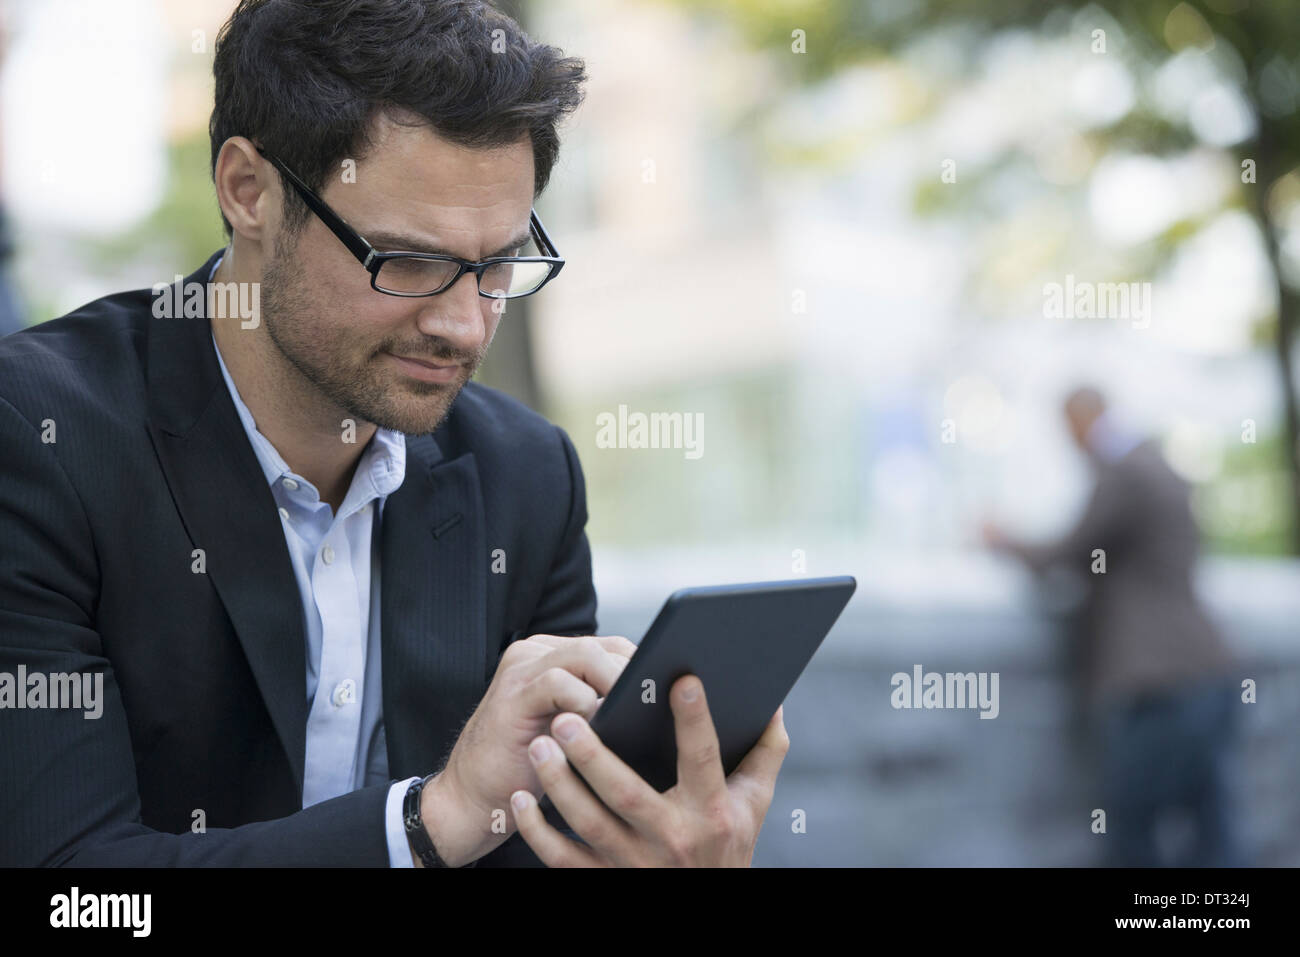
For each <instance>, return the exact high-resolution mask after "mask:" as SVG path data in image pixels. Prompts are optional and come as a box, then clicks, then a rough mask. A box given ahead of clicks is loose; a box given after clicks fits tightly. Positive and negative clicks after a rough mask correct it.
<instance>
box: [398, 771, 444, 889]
mask: <svg viewBox="0 0 1300 957" xmlns="http://www.w3.org/2000/svg"><path fill="white" fill-rule="evenodd" d="M435 777H437V775H436V774H430V775H428V776H427V777H426V778H424V780H422V781H412V782H411V786H410V787H409V788H407V789H406V797H405V798H404V799H403V800H402V821H403V823H405V824H406V839H407V841H409V842H410V844H411V850H413V851H415V853H416V856H418V857H419V858H420V862H421V863H422V864H423V865H424V866H425V867H446V866H447V862H446V861H444V860H443V859H442V858H441V857H440V856H439V855H438V851H437V850H436V849H435V848H434V846H433V841H431V840H430V839H429V832H428V831H426V830H425V829H424V822H423V821H422V820H420V792H421V791H423V790H424V786H425V785H426V784H428V783H429V782H430V781H432V780H433V779H434V778H435Z"/></svg>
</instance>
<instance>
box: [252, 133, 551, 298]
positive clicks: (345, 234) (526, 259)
mask: <svg viewBox="0 0 1300 957" xmlns="http://www.w3.org/2000/svg"><path fill="white" fill-rule="evenodd" d="M254 149H256V150H257V152H258V153H259V154H260V155H261V156H263V157H264V158H265V159H267V160H268V161H269V162H270V163H271V164H272V165H273V166H274V167H275V168H276V169H277V170H279V171H280V173H281V175H282V176H284V178H285V179H286V180H288V181H289V184H290V185H291V186H293V188H294V189H295V190H297V191H298V195H299V196H301V197H302V199H303V202H305V203H306V204H307V206H308V207H309V208H310V209H311V211H312V212H313V213H315V214H316V215H317V216H318V217H320V221H321V222H323V223H324V224H325V225H326V227H328V228H329V231H330V232H332V233H333V234H334V235H335V236H337V237H338V238H339V241H340V242H342V243H343V245H344V246H346V247H347V248H348V251H349V252H351V253H352V255H353V256H355V257H356V258H357V262H359V263H361V265H362V267H363V268H364V269H365V270H366V272H368V273H370V288H372V289H374V290H375V292H382V293H383V294H384V295H386V296H400V297H402V298H404V299H421V298H424V297H427V296H437V295H439V294H441V293H444V292H446V291H447V290H448V289H450V288H451V287H452V286H454V285H456V283H458V282H460V277H461V276H463V275H465V273H467V272H472V273H474V283H475V285H476V286H477V287H478V294H479V295H480V296H482V297H483V298H484V299H523V298H524V297H526V296H531V295H534V294H535V293H538V292H541V291H542V288H543V287H544V286H545V285H546V284H547V283H548V282H550V281H551V280H552V279H554V278H555V277H556V276H558V275H559V274H560V270H561V269H563V268H564V259H563V257H561V256H560V251H559V250H558V249H556V248H555V243H553V242H551V237H550V235H549V234H548V233H547V232H546V227H544V226H543V225H542V221H541V220H540V219H539V218H538V217H537V211H536V210H535V209H530V210H529V214H528V231H529V233H531V234H532V237H533V239H535V240H536V241H537V245H538V246H539V247H540V248H541V250H542V251H543V252H544V253H547V255H545V256H494V257H492V258H491V259H484V260H481V261H480V262H471V261H470V260H468V259H461V258H460V257H459V256H444V255H441V254H439V253H422V252H414V251H408V252H403V251H399V250H387V251H384V252H380V251H379V250H377V249H375V247H374V246H372V245H370V243H369V242H368V241H367V240H366V238H365V237H364V236H362V235H361V234H360V233H358V232H357V231H356V230H355V229H353V228H352V227H351V226H349V225H348V223H347V220H345V219H344V218H343V217H342V216H340V215H339V214H338V213H336V212H334V210H332V209H331V208H330V207H329V204H328V203H326V202H325V200H323V199H321V198H320V197H319V196H318V195H316V192H315V191H314V190H313V189H312V188H311V187H310V186H308V185H307V184H306V183H304V182H303V181H302V180H301V179H299V178H298V176H297V175H296V174H295V173H294V172H293V170H291V169H289V167H287V166H285V165H284V163H282V162H280V160H279V159H277V158H276V157H275V156H273V155H272V154H270V153H267V152H265V151H264V150H262V149H261V148H260V147H256V146H255V147H254ZM390 259H432V260H441V261H443V262H454V263H455V264H456V267H457V268H456V274H455V275H454V276H452V278H451V279H450V280H448V282H447V283H446V285H444V286H443V287H442V288H441V289H435V290H434V291H433V292H396V291H394V290H392V289H384V288H383V287H381V286H380V285H379V270H380V269H382V268H383V265H384V263H385V262H387V261H388V260H390ZM503 262H512V263H537V262H544V263H548V264H549V265H550V267H551V271H550V272H549V273H548V274H547V276H546V278H545V279H543V280H542V281H541V284H540V285H538V287H537V288H536V289H533V290H531V291H529V292H525V293H520V294H519V295H517V296H494V295H491V294H490V293H486V292H484V291H483V287H482V280H483V271H484V270H485V269H487V268H488V267H489V266H493V265H496V264H498V263H503Z"/></svg>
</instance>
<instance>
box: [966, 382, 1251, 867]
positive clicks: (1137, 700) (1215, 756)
mask: <svg viewBox="0 0 1300 957" xmlns="http://www.w3.org/2000/svg"><path fill="white" fill-rule="evenodd" d="M1064 411H1065V419H1066V422H1067V423H1068V426H1069V430H1070V435H1071V437H1072V438H1073V440H1074V443H1075V444H1076V445H1077V446H1078V447H1079V449H1080V450H1081V451H1082V452H1083V454H1084V455H1085V456H1086V457H1087V458H1088V460H1089V463H1090V464H1091V465H1092V467H1093V469H1094V471H1095V473H1096V484H1095V486H1094V488H1093V491H1092V494H1091V497H1090V499H1089V502H1088V504H1087V507H1086V508H1085V510H1084V513H1083V516H1082V518H1081V519H1080V520H1079V521H1078V523H1077V524H1076V525H1075V527H1074V528H1073V529H1072V530H1071V531H1070V532H1069V533H1068V534H1066V535H1065V536H1064V537H1063V538H1062V539H1060V540H1059V541H1056V542H1053V543H1049V544H1039V545H1032V544H1028V543H1025V542H1020V541H1016V540H1014V539H1013V538H1012V537H1010V536H1009V535H1008V534H1006V533H1005V532H1004V531H1003V530H1001V529H1000V528H998V527H997V526H996V525H993V524H986V525H985V527H984V540H985V542H986V544H987V545H989V547H991V548H993V549H995V550H996V551H999V552H1001V553H1004V554H1008V555H1012V556H1015V557H1016V558H1018V559H1019V560H1021V561H1022V562H1024V563H1025V564H1026V565H1027V566H1028V567H1029V568H1031V569H1032V570H1034V571H1035V572H1042V571H1045V570H1046V569H1048V568H1049V567H1052V566H1064V567H1065V568H1067V569H1069V570H1071V571H1073V572H1074V573H1076V574H1078V575H1080V576H1083V577H1085V578H1086V580H1087V582H1088V585H1089V587H1088V597H1087V600H1086V602H1085V608H1084V634H1085V641H1084V645H1085V647H1084V649H1083V651H1084V655H1083V657H1084V662H1085V663H1084V687H1085V692H1086V693H1087V696H1088V699H1089V701H1090V703H1091V704H1092V705H1093V715H1094V717H1095V720H1096V724H1095V727H1096V730H1097V732H1098V735H1099V740H1098V744H1099V746H1100V758H1101V773H1102V786H1103V796H1104V797H1103V799H1104V801H1105V805H1104V810H1105V811H1106V831H1107V834H1108V836H1107V838H1106V848H1107V852H1108V853H1107V857H1108V860H1109V862H1110V863H1111V864H1113V865H1116V866H1151V865H1159V864H1181V865H1186V866H1213V867H1226V866H1236V865H1239V864H1240V863H1241V861H1240V855H1239V851H1238V849H1237V842H1236V839H1235V836H1234V834H1233V820H1232V814H1231V813H1230V810H1229V794H1228V781H1227V772H1226V770H1225V762H1226V758H1227V756H1228V754H1229V752H1230V751H1231V743H1232V739H1233V736H1234V730H1235V726H1236V711H1235V708H1236V706H1237V700H1236V691H1235V688H1234V682H1233V677H1232V674H1231V669H1232V657H1231V655H1230V653H1229V652H1228V650H1227V648H1226V647H1225V645H1224V642H1223V639H1222V637H1221V636H1220V634H1219V632H1218V630H1217V629H1216V627H1215V626H1214V624H1213V622H1212V621H1211V620H1210V618H1209V617H1208V616H1207V614H1206V613H1205V612H1204V610H1203V609H1202V607H1201V605H1200V603H1199V602H1198V600H1197V598H1196V595H1195V592H1194V589H1193V584H1192V577H1193V568H1194V565H1195V561H1196V554H1197V550H1198V539H1199V534H1198V530H1197V526H1196V521H1195V519H1194V518H1193V515H1192V510H1191V507H1190V500H1189V489H1188V487H1187V485H1186V483H1185V482H1184V481H1183V480H1182V479H1181V478H1179V476H1178V475H1177V474H1175V473H1174V471H1173V470H1172V469H1171V468H1170V467H1169V465H1168V464H1167V463H1166V462H1165V460H1164V458H1163V457H1162V455H1161V454H1160V450H1159V448H1158V447H1157V446H1156V444H1155V443H1154V442H1153V441H1151V440H1142V439H1140V438H1139V437H1137V436H1135V435H1133V434H1131V433H1130V432H1128V431H1127V430H1126V429H1125V428H1124V427H1123V426H1122V425H1121V424H1120V423H1119V422H1118V421H1116V419H1115V417H1114V415H1113V414H1112V413H1110V412H1108V411H1107V408H1106V402H1105V400H1104V398H1103V397H1102V395H1101V393H1100V392H1098V391H1097V390H1096V389H1094V388H1091V387H1083V388H1079V389H1076V390H1075V391H1073V392H1071V393H1070V395H1069V396H1068V397H1067V399H1066V402H1065V408H1064ZM1171 811H1176V812H1182V813H1184V814H1189V815H1190V817H1191V819H1192V821H1193V823H1194V831H1195V834H1194V837H1193V839H1192V840H1191V842H1190V846H1187V847H1185V849H1184V850H1183V851H1182V852H1181V853H1177V854H1174V855H1172V858H1173V859H1169V860H1167V859H1166V856H1167V855H1166V854H1165V853H1164V852H1163V851H1162V849H1161V842H1160V841H1159V840H1158V839H1157V835H1158V832H1159V828H1160V826H1161V824H1162V822H1163V821H1165V820H1168V817H1167V815H1168V814H1169V812H1171Z"/></svg>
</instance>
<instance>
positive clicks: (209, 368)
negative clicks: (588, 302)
mask: <svg viewBox="0 0 1300 957" xmlns="http://www.w3.org/2000/svg"><path fill="white" fill-rule="evenodd" d="M214 70H215V74H216V106H215V109H214V111H213V115H212V123H211V134H212V167H213V179H214V182H215V185H216V194H217V199H218V202H219V204H220V208H221V212H222V218H223V221H224V223H225V224H226V227H227V231H228V234H229V235H230V242H229V244H228V246H227V247H226V248H225V249H224V250H222V251H220V252H218V253H215V254H213V256H212V257H211V258H209V260H208V261H207V262H206V263H204V264H203V266H201V267H200V268H199V269H197V270H195V271H194V272H193V273H191V274H190V275H189V276H187V277H185V279H184V281H183V282H178V283H176V284H174V285H169V284H167V283H159V284H157V285H155V286H154V288H153V289H152V290H150V289H141V290H137V291H134V292H126V293H121V294H118V295H114V296H109V297H107V298H105V299H100V300H97V301H95V302H92V303H90V304H88V305H86V306H84V307H82V308H81V309H78V310H76V311H75V312H73V313H71V314H69V315H67V316H64V317H62V318H60V319H56V320H53V321H51V322H47V323H44V324H42V325H39V326H36V327H34V328H32V329H30V330H27V331H25V332H22V333H18V334H15V335H13V336H9V337H6V338H5V339H3V340H0V460H3V462H4V474H3V480H0V542H3V550H0V722H3V725H2V728H3V733H2V734H0V863H5V864H78V865H109V866H112V865H122V864H130V865H156V864H183V865H191V864H218V865H285V864H289V865H325V866H335V865H351V864H362V865H374V866H411V865H415V866H460V865H464V864H468V863H471V862H481V863H483V864H516V863H531V864H536V863H537V862H538V860H539V859H540V861H541V862H543V863H545V864H548V865H570V864H578V865H584V864H585V865H601V864H646V863H651V864H712V865H716V864H742V865H743V864H747V863H748V862H749V860H750V858H751V856H752V852H753V846H754V842H755V840H756V838H757V834H758V831H759V828H760V826H761V824H762V819H763V816H764V814H765V812H766V809H767V806H768V804H769V803H770V801H771V796H772V789H773V786H774V783H775V778H776V775H777V772H778V770H779V767H780V764H781V761H782V758H783V757H784V754H785V751H786V748H787V747H788V740H787V739H786V737H785V731H784V727H783V725H782V722H781V716H780V712H779V711H778V712H777V714H776V715H775V716H774V717H773V720H772V723H771V724H770V725H769V727H768V729H767V732H766V733H765V734H764V736H763V738H762V739H761V741H760V742H759V744H758V745H756V746H755V748H754V750H753V751H752V752H751V753H750V755H749V756H748V757H747V758H746V760H745V762H744V763H743V764H742V765H741V767H740V768H738V769H737V770H736V771H735V772H734V773H733V774H732V775H731V776H729V777H725V778H724V776H723V771H722V765H721V761H720V759H719V756H718V748H717V737H716V734H715V733H714V730H713V725H712V722H711V719H710V717H709V713H708V707H707V704H706V701H705V698H704V695H703V694H702V693H701V691H702V689H701V688H700V683H699V681H698V679H696V678H694V677H692V676H688V677H686V678H683V679H681V680H679V681H678V682H677V683H676V684H675V685H674V687H673V688H672V689H671V694H670V703H671V707H672V709H673V713H674V715H675V716H676V719H677V728H678V744H679V753H680V754H681V760H680V763H679V782H678V785H677V787H675V788H674V789H672V790H670V791H669V792H666V793H664V794H662V795H661V794H658V793H657V792H655V791H653V789H651V788H650V787H649V786H648V785H647V784H646V783H645V782H644V781H642V780H641V779H640V778H639V777H637V776H636V775H635V774H634V773H632V772H631V771H630V770H629V769H628V768H626V766H623V765H622V764H621V762H618V761H617V759H616V758H614V757H613V755H612V754H610V752H608V751H607V750H606V749H605V748H604V747H603V746H601V744H600V742H599V741H598V740H597V739H596V738H595V735H594V734H593V733H592V732H591V730H590V728H589V727H588V726H587V724H586V720H585V719H586V718H590V716H591V715H592V714H593V713H594V711H595V708H596V707H597V706H598V704H599V702H600V700H601V699H602V697H603V696H604V695H605V694H606V693H607V692H608V691H609V688H610V687H611V685H612V684H613V682H614V681H615V679H616V678H617V677H618V674H619V673H620V671H621V669H622V667H623V665H624V664H625V663H626V661H627V658H628V657H629V656H630V654H631V652H632V646H631V643H630V642H628V641H627V640H626V639H624V638H621V637H602V638H596V637H592V633H593V632H594V631H595V629H596V618H595V613H596V595H595V591H594V589H593V587H592V582H591V559H590V550H589V547H588V543H587V538H586V534H585V530H584V529H585V524H586V518H587V514H586V497H585V489H584V485H583V479H582V471H581V468H580V466H579V463H578V459H577V456H576V454H575V452H574V449H573V445H572V444H571V442H570V441H569V439H568V437H567V436H566V435H565V433H564V432H563V431H562V430H560V429H559V428H557V427H555V426H553V425H551V424H550V423H548V422H546V421H545V420H544V419H542V418H541V417H540V416H538V415H536V414H535V413H533V412H531V411H529V410H528V409H527V408H525V407H524V406H522V405H521V404H520V403H518V402H516V401H514V400H512V399H510V398H508V397H506V396H504V395H502V394H500V393H497V392H495V391H493V390H491V389H488V388H485V387H483V386H481V385H478V384H476V383H473V382H470V381H469V379H470V377H471V376H472V374H473V373H474V371H475V369H476V368H477V367H478V365H479V363H480V361H481V360H482V358H483V355H484V353H485V352H486V350H487V348H488V345H489V344H490V342H491V340H492V337H493V335H494V334H495V332H496V329H497V325H498V323H499V321H500V319H501V316H502V315H503V314H504V312H505V307H506V306H507V304H508V302H509V301H510V299H511V298H515V297H518V296H522V295H528V294H531V293H533V292H536V291H538V290H539V289H540V288H541V287H542V286H543V285H545V283H546V282H549V281H550V280H551V279H553V278H554V276H555V275H556V274H557V273H558V272H559V267H560V265H562V260H560V258H559V255H558V253H557V251H556V249H555V247H554V244H553V243H551V241H550V239H549V236H547V234H546V231H545V229H544V227H543V226H542V225H541V223H540V221H539V220H538V219H537V218H536V216H535V215H534V214H533V212H532V205H533V201H534V199H535V197H536V195H538V194H539V193H540V192H541V190H542V189H543V188H544V186H545V183H546V181H547V178H548V176H549V173H550V169H551V165H552V164H553V162H554V159H555V155H556V150H557V148H558V141H557V139H556V137H555V123H556V120H557V119H558V118H559V117H560V116H561V114H563V113H564V112H566V111H568V110H571V109H573V108H574V107H576V105H577V104H578V102H579V100H580V92H579V83H580V82H581V80H582V79H583V74H582V64H581V61H578V60H574V59H571V58H561V57H560V56H559V51H558V50H555V49H554V48H551V47H547V46H543V45H539V44H536V43H534V42H533V41H531V40H529V39H528V38H527V37H526V36H524V35H523V34H522V33H521V32H520V31H519V29H518V27H517V26H516V25H515V24H514V23H513V21H510V20H509V19H508V18H506V17H504V16H502V15H501V14H499V13H497V12H496V11H494V10H492V9H491V8H489V7H487V6H485V5H483V4H480V3H477V2H472V0H359V2H358V0H348V2H343V0H321V2H318V3H314V4H309V5H303V4H289V3H287V2H283V0H242V2H241V3H240V4H239V6H238V8H237V9H236V10H235V12H234V14H233V15H232V18H231V20H230V22H229V23H227V25H226V26H225V27H224V28H223V30H222V34H221V37H220V39H219V43H218V48H217V54H216V61H215V68H214ZM363 237H364V238H363ZM534 245H535V247H536V248H534ZM401 253H413V254H414V255H408V256H403V255H400V254H401ZM498 257H501V259H498ZM511 257H514V258H513V259H512V258H511ZM520 257H522V258H520ZM487 260H493V261H491V262H487ZM467 273H468V275H467ZM6 678H7V680H6ZM73 690H76V691H80V692H81V693H82V694H81V695H80V697H81V699H82V700H80V701H78V700H76V697H77V696H74V695H72V694H71V692H72V691H73ZM91 699H93V707H92V701H91ZM570 732H572V734H571V735H570ZM570 765H573V766H576V768H577V769H578V770H579V771H581V773H582V775H583V777H584V778H585V779H586V780H587V781H589V782H591V784H592V786H593V787H594V788H595V790H596V791H597V793H598V794H599V795H600V797H601V798H603V799H604V803H603V804H602V803H601V801H598V800H596V799H595V798H594V797H593V796H592V795H591V794H590V793H589V792H588V791H586V790H585V787H584V786H583V785H581V782H580V781H578V779H577V777H576V776H575V775H574V771H573V768H572V767H571V766H570ZM543 790H544V791H546V792H547V793H548V794H549V795H550V796H551V798H552V800H553V801H554V802H555V804H556V806H557V808H558V809H559V810H560V811H561V813H562V814H563V815H564V818H565V820H566V821H567V822H568V824H569V826H570V827H571V828H572V831H571V832H570V833H568V834H566V833H563V832H561V831H558V830H556V829H555V828H553V827H552V826H551V825H550V824H549V823H547V822H546V821H545V820H544V819H543V817H542V815H541V813H540V812H539V810H538V806H537V802H536V796H537V795H538V794H539V793H541V792H542V791H543ZM516 832H517V833H516ZM575 835H576V836H577V837H579V838H581V839H582V840H583V841H585V844H584V843H579V842H578V841H575V840H574V836H575Z"/></svg>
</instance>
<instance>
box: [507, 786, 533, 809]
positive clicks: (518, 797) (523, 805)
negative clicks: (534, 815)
mask: <svg viewBox="0 0 1300 957" xmlns="http://www.w3.org/2000/svg"><path fill="white" fill-rule="evenodd" d="M530 797H531V795H530V794H529V793H528V792H527V791H516V792H515V793H514V794H513V795H511V797H510V803H511V804H512V805H513V806H514V809H515V810H516V811H524V810H527V808H528V800H529V798H530Z"/></svg>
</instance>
